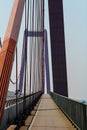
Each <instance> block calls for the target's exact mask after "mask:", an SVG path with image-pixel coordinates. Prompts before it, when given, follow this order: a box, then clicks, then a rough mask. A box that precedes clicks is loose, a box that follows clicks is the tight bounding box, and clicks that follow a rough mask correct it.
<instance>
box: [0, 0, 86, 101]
mask: <svg viewBox="0 0 87 130" xmlns="http://www.w3.org/2000/svg"><path fill="white" fill-rule="evenodd" d="M46 2H47V0H46ZM12 4H13V0H7V1H6V0H3V1H1V2H0V36H1V37H2V39H3V37H4V34H5V30H6V26H7V23H8V19H9V16H10V11H11V8H12ZM46 7H47V5H46ZM63 7H64V26H65V41H66V60H67V76H68V89H69V96H70V97H71V98H76V99H87V58H86V57H87V0H63ZM45 11H46V13H47V10H45ZM46 21H47V25H48V19H47V20H46ZM23 29H24V24H22V27H21V33H20V38H19V45H20V43H21V40H22V39H23V38H22V36H23V34H22V32H23Z"/></svg>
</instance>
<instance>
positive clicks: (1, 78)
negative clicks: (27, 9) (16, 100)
mask: <svg viewBox="0 0 87 130" xmlns="http://www.w3.org/2000/svg"><path fill="white" fill-rule="evenodd" d="M23 7H24V0H14V5H13V8H12V12H11V16H10V20H9V23H8V27H7V31H6V34H5V38H4V41H3V46H2V50H1V51H0V123H1V118H2V114H3V111H4V105H5V100H6V96H7V92H8V85H9V79H10V75H11V69H12V64H13V60H14V52H15V47H16V43H17V40H18V34H19V30H20V25H21V19H22V13H23Z"/></svg>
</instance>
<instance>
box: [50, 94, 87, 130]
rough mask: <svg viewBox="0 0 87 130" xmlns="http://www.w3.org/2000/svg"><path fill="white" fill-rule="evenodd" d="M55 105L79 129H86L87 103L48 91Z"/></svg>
mask: <svg viewBox="0 0 87 130" xmlns="http://www.w3.org/2000/svg"><path fill="white" fill-rule="evenodd" d="M50 95H51V97H52V98H53V100H54V101H55V103H56V104H57V106H58V107H59V108H60V109H61V110H62V111H63V112H64V113H65V115H66V116H67V117H68V118H69V119H70V120H71V121H72V123H73V124H74V125H75V126H76V127H77V128H78V129H79V130H87V105H86V104H84V103H81V102H78V101H75V100H72V99H69V98H68V97H65V96H62V95H59V94H57V93H53V92H50Z"/></svg>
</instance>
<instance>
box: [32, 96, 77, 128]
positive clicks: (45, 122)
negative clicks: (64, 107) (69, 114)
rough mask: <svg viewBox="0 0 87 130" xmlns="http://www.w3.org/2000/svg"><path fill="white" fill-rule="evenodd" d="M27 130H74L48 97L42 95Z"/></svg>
mask: <svg viewBox="0 0 87 130" xmlns="http://www.w3.org/2000/svg"><path fill="white" fill-rule="evenodd" d="M29 130H76V129H75V128H74V126H72V124H71V123H70V122H69V120H68V119H67V118H66V116H65V115H64V114H63V113H62V112H61V110H60V109H59V108H58V107H57V106H56V104H55V103H54V102H53V100H52V99H51V97H50V96H49V95H43V96H42V98H41V102H40V105H39V107H38V111H37V112H36V115H35V117H34V119H33V121H32V124H31V126H30V128H29Z"/></svg>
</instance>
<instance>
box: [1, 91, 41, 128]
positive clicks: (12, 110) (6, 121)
mask: <svg viewBox="0 0 87 130" xmlns="http://www.w3.org/2000/svg"><path fill="white" fill-rule="evenodd" d="M41 95H42V92H41V91H39V92H36V93H33V94H30V95H27V96H26V97H25V101H26V103H25V109H26V115H25V116H27V114H28V113H30V111H31V110H32V109H33V107H34V106H35V105H36V103H37V102H38V100H39V99H40V96H41ZM17 105H18V112H17V114H18V115H17V116H18V119H20V121H21V122H22V116H23V115H24V114H25V113H24V110H23V109H24V106H23V105H24V97H19V98H18V99H17ZM18 119H16V99H15V98H14V99H11V100H7V101H6V104H5V110H4V114H3V118H2V122H1V125H0V130H6V129H7V128H8V126H9V125H11V124H14V123H15V121H16V120H18ZM23 120H24V119H23Z"/></svg>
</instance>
